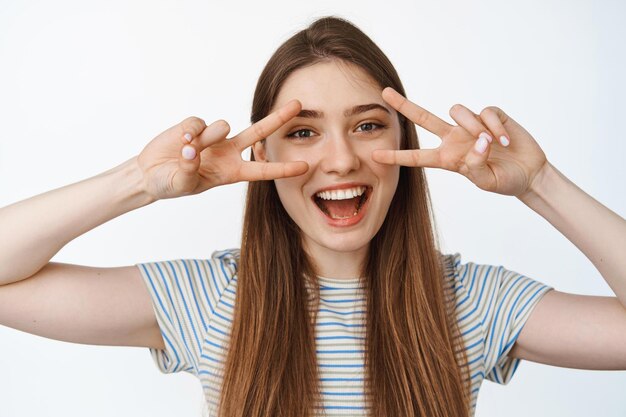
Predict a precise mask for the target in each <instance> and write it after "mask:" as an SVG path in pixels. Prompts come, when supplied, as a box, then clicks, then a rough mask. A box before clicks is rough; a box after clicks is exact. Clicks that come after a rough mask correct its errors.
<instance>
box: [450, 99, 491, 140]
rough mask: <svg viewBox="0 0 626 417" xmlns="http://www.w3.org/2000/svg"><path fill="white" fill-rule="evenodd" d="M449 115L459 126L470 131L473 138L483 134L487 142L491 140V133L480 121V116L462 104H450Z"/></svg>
mask: <svg viewBox="0 0 626 417" xmlns="http://www.w3.org/2000/svg"><path fill="white" fill-rule="evenodd" d="M450 117H452V119H454V121H455V122H456V123H457V124H458V125H459V126H461V127H462V128H463V129H465V130H467V131H468V132H470V133H471V134H472V136H474V137H475V138H478V137H480V136H484V137H485V138H486V139H487V140H488V141H489V143H491V142H493V136H492V133H491V132H489V129H487V127H486V126H485V125H484V124H483V123H482V121H481V120H480V117H478V116H477V115H476V114H475V113H474V112H473V111H471V110H470V109H468V108H467V107H465V106H464V105H462V104H455V105H454V106H452V107H451V108H450Z"/></svg>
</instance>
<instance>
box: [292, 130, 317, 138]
mask: <svg viewBox="0 0 626 417" xmlns="http://www.w3.org/2000/svg"><path fill="white" fill-rule="evenodd" d="M312 134H313V132H312V130H311V129H299V130H296V131H293V132H291V133H288V134H287V137H288V138H293V139H306V138H310V137H311V136H312Z"/></svg>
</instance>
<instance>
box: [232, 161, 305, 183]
mask: <svg viewBox="0 0 626 417" xmlns="http://www.w3.org/2000/svg"><path fill="white" fill-rule="evenodd" d="M308 169H309V164H307V163H306V162H304V161H294V162H257V161H246V162H244V163H243V164H241V169H240V170H239V176H240V178H239V181H259V180H274V179H277V178H285V177H294V176H296V175H302V174H304V173H305V172H307V171H308Z"/></svg>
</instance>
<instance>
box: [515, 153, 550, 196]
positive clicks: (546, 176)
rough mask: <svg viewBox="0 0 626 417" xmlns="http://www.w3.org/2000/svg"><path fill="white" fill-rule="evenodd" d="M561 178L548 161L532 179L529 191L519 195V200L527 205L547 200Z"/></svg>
mask: <svg viewBox="0 0 626 417" xmlns="http://www.w3.org/2000/svg"><path fill="white" fill-rule="evenodd" d="M560 178H561V175H560V174H559V172H558V171H557V169H556V168H555V167H554V165H552V164H551V163H550V162H549V161H547V160H546V162H545V164H544V165H543V167H542V168H541V169H540V170H539V171H538V172H537V174H536V175H535V176H534V178H533V179H532V181H531V183H530V186H529V187H528V190H526V191H525V192H523V193H522V194H519V195H518V196H517V198H518V199H519V200H520V201H522V202H523V203H524V204H526V205H530V204H531V203H532V202H536V201H540V200H543V201H545V199H546V198H547V196H548V195H549V193H550V190H551V189H553V187H554V184H555V183H556V182H557V181H558V180H559V179H560Z"/></svg>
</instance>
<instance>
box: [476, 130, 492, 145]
mask: <svg viewBox="0 0 626 417" xmlns="http://www.w3.org/2000/svg"><path fill="white" fill-rule="evenodd" d="M478 137H479V138H485V139H487V140H488V141H489V143H491V142H493V138H492V137H491V136H490V135H489V133H487V132H483V133H481V134H480V135H478Z"/></svg>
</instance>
